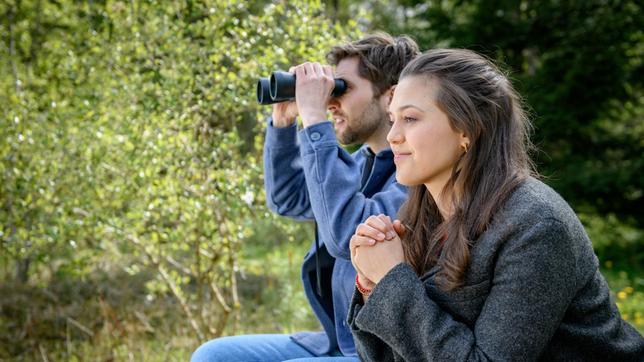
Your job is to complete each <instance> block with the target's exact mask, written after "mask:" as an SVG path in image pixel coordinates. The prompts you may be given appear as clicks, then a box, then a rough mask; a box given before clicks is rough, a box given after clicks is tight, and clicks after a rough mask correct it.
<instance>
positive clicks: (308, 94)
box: [294, 63, 335, 128]
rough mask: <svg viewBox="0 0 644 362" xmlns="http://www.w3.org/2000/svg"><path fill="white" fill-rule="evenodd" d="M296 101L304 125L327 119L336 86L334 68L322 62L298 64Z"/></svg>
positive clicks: (307, 125)
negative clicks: (332, 93)
mask: <svg viewBox="0 0 644 362" xmlns="http://www.w3.org/2000/svg"><path fill="white" fill-rule="evenodd" d="M294 71H295V77H296V79H295V102H296V103H297V109H298V110H299V114H300V116H301V117H302V124H303V125H304V127H305V128H306V127H309V126H312V125H314V124H317V123H321V122H324V121H326V112H327V105H328V104H329V100H330V99H331V92H332V91H333V88H334V87H335V81H334V80H333V70H332V69H331V67H330V66H328V65H321V64H320V63H304V64H300V65H298V66H296V67H295V68H294Z"/></svg>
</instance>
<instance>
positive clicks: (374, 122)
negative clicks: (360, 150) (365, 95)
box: [337, 98, 387, 145]
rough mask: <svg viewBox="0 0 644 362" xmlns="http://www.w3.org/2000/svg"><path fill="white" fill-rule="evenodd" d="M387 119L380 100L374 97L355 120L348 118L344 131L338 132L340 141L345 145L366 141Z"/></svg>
mask: <svg viewBox="0 0 644 362" xmlns="http://www.w3.org/2000/svg"><path fill="white" fill-rule="evenodd" d="M386 120H387V114H386V113H385V112H384V111H383V110H382V109H380V104H379V103H378V100H377V99H376V98H374V99H373V100H372V101H371V103H369V105H367V107H365V109H364V110H363V111H362V113H361V114H360V115H359V116H358V117H357V118H356V119H355V120H352V121H351V122H349V121H348V120H346V126H345V129H344V131H342V132H340V133H338V134H337V137H338V141H339V142H340V143H341V144H343V145H353V144H360V143H365V141H366V140H367V139H369V137H371V135H373V134H374V132H376V131H377V130H378V128H380V127H382V125H383V122H386Z"/></svg>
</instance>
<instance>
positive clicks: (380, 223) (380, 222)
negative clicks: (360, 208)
mask: <svg viewBox="0 0 644 362" xmlns="http://www.w3.org/2000/svg"><path fill="white" fill-rule="evenodd" d="M365 223H368V224H369V225H372V226H373V227H375V228H377V229H378V230H379V231H380V232H381V233H383V234H385V235H386V236H385V238H386V239H387V240H391V239H393V238H394V237H395V236H396V232H395V231H394V228H393V226H392V224H391V218H390V217H389V216H387V215H383V214H380V215H377V216H370V217H369V218H368V219H367V221H366V222H365Z"/></svg>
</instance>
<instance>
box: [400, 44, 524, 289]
mask: <svg viewBox="0 0 644 362" xmlns="http://www.w3.org/2000/svg"><path fill="white" fill-rule="evenodd" d="M416 76H422V77H426V78H427V79H431V80H434V81H436V84H438V88H439V89H438V92H437V93H436V94H437V95H436V99H435V101H436V103H437V105H438V107H439V108H440V109H441V110H442V111H443V112H445V114H446V115H447V117H448V119H449V122H450V126H451V127H452V128H453V129H454V130H458V131H460V132H463V133H465V135H466V136H467V137H468V138H469V140H470V144H469V148H468V151H467V152H466V153H464V154H463V156H462V157H461V158H460V159H459V160H458V161H457V162H456V164H455V165H454V167H453V169H452V174H451V177H450V179H449V181H448V182H447V184H446V185H445V188H444V189H443V193H444V194H446V195H451V200H450V201H451V203H452V206H453V210H454V212H453V214H452V215H451V216H450V218H449V219H447V220H443V218H442V216H441V214H440V212H439V211H438V208H437V206H436V202H435V200H434V198H433V197H432V195H431V194H430V193H429V191H428V190H427V188H426V187H425V186H424V185H417V186H413V187H411V188H410V190H409V197H408V199H407V201H406V202H405V204H404V205H403V206H402V208H401V210H400V212H399V218H400V219H401V221H402V222H403V224H404V225H406V226H407V228H408V230H407V232H406V233H405V235H404V236H403V249H404V253H405V258H406V260H407V261H408V262H409V263H410V264H411V266H412V267H413V268H414V270H415V271H416V273H417V274H418V275H423V274H424V273H426V272H427V271H428V270H429V269H430V268H432V267H433V266H435V265H437V264H438V265H439V267H440V268H439V271H438V273H437V275H436V282H437V283H438V285H439V286H440V287H441V288H442V289H444V290H453V289H455V288H458V287H460V286H461V285H462V284H463V282H464V279H465V273H466V271H467V267H468V265H469V259H470V247H471V246H472V243H473V242H474V241H475V240H476V239H477V238H478V237H479V236H480V235H481V234H482V233H483V232H484V231H485V230H486V229H487V227H488V225H489V224H490V222H491V221H492V218H493V217H494V214H495V212H497V211H498V210H499V209H500V208H501V207H502V206H503V204H504V203H505V201H506V200H507V198H508V197H509V195H510V194H511V193H512V191H513V190H514V189H515V188H516V187H517V186H518V185H519V184H520V183H521V182H522V181H524V180H525V179H526V178H527V177H528V176H530V175H535V176H536V172H534V167H533V165H532V163H531V162H530V158H529V156H528V150H529V149H530V147H531V144H530V142H529V138H528V132H529V129H530V123H529V120H528V118H527V116H526V112H525V111H524V109H523V107H522V105H521V99H520V98H519V96H518V94H517V93H516V91H515V90H514V88H513V87H512V85H511V84H510V82H509V80H508V78H507V77H506V75H505V74H503V73H502V72H501V71H500V70H499V69H498V68H497V67H496V66H495V65H494V64H493V63H492V62H491V61H489V60H488V59H486V58H484V57H483V56H481V55H479V54H477V53H475V52H472V51H469V50H464V49H433V50H430V51H427V52H425V53H423V54H422V55H420V56H419V57H417V58H415V59H414V60H413V61H412V62H410V63H409V64H408V65H407V66H406V67H405V69H404V70H403V71H402V73H401V75H400V79H401V80H402V79H404V78H406V77H416ZM446 190H449V191H450V192H447V193H446V192H445V191H446Z"/></svg>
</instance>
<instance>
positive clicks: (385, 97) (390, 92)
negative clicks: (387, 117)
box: [380, 85, 396, 108]
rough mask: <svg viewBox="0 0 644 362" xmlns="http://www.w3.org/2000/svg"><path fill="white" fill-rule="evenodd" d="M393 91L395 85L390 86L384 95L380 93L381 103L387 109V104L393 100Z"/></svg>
mask: <svg viewBox="0 0 644 362" xmlns="http://www.w3.org/2000/svg"><path fill="white" fill-rule="evenodd" d="M395 89H396V85H392V86H391V87H389V89H387V90H386V91H384V93H382V95H381V96H380V97H382V98H381V101H382V102H383V104H384V106H385V107H386V108H389V104H391V100H392V99H393V98H394V90H395Z"/></svg>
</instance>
